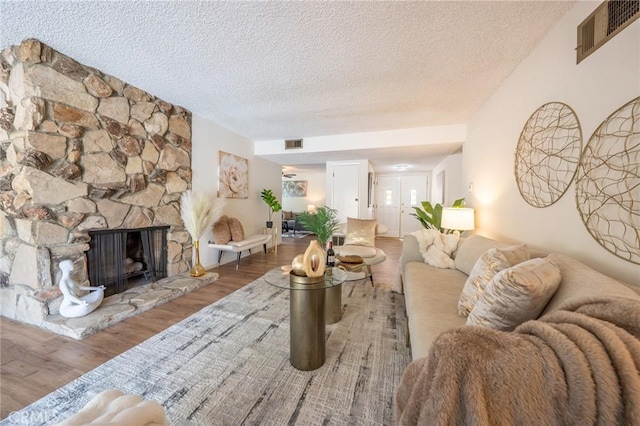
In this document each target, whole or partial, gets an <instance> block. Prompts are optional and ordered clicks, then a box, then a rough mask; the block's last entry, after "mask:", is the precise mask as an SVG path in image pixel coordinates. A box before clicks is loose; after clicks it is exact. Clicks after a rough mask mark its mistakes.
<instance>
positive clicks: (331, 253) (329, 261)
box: [327, 241, 336, 267]
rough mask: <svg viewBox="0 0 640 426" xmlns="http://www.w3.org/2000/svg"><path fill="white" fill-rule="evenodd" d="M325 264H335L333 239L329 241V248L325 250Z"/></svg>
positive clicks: (331, 265)
mask: <svg viewBox="0 0 640 426" xmlns="http://www.w3.org/2000/svg"><path fill="white" fill-rule="evenodd" d="M327 266H330V267H333V266H336V253H335V252H334V251H333V241H329V249H328V250H327Z"/></svg>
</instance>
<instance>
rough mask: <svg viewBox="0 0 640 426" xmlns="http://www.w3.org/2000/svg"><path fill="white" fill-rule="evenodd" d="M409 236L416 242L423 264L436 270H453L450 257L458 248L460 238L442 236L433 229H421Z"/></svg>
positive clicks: (451, 235)
mask: <svg viewBox="0 0 640 426" xmlns="http://www.w3.org/2000/svg"><path fill="white" fill-rule="evenodd" d="M411 235H413V236H414V237H416V240H418V248H419V250H420V254H422V258H423V259H424V263H426V264H427V265H431V266H435V267H436V268H449V269H454V268H455V265H454V263H453V259H452V258H451V256H452V255H453V252H454V251H456V249H457V248H458V243H459V242H460V237H458V236H457V235H454V234H443V233H442V232H439V231H436V230H435V229H421V230H419V231H415V232H412V233H411Z"/></svg>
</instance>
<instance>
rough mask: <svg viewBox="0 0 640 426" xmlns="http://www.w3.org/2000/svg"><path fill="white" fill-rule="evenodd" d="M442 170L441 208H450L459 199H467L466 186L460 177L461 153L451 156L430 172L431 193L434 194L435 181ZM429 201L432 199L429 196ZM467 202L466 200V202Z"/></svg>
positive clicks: (461, 176)
mask: <svg viewBox="0 0 640 426" xmlns="http://www.w3.org/2000/svg"><path fill="white" fill-rule="evenodd" d="M443 170H444V202H443V203H442V205H443V206H450V205H451V204H453V202H454V201H455V200H457V199H459V198H467V195H468V194H467V190H466V185H465V183H464V179H463V175H462V153H456V154H451V155H449V156H448V157H447V158H445V159H444V160H442V162H440V164H438V165H437V166H436V167H434V168H433V170H432V171H431V192H430V194H435V193H436V180H437V176H438V174H439V173H440V172H442V171H443ZM429 199H430V200H433V197H432V196H431V195H430V198H429ZM466 201H468V199H467V200H466ZM467 204H468V203H467Z"/></svg>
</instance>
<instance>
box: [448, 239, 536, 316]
mask: <svg viewBox="0 0 640 426" xmlns="http://www.w3.org/2000/svg"><path fill="white" fill-rule="evenodd" d="M530 257H531V255H530V254H529V249H528V248H527V247H525V245H524V244H520V245H516V246H508V247H505V248H492V249H489V250H487V251H486V252H485V253H484V254H483V255H482V256H480V258H479V259H478V260H477V261H476V263H475V265H473V269H472V270H471V273H470V274H469V278H467V281H466V282H465V284H464V287H463V289H462V293H461V294H460V299H459V300H458V315H460V316H462V317H466V316H468V315H469V313H470V312H471V310H472V309H473V306H474V305H475V304H476V302H477V301H478V299H479V298H480V296H481V295H482V293H483V292H484V288H485V287H486V286H487V284H488V283H489V281H491V279H492V278H493V276H494V275H495V274H497V273H498V272H500V271H502V270H503V269H507V268H510V267H512V266H515V265H517V264H518V263H520V262H524V261H525V260H529V258H530Z"/></svg>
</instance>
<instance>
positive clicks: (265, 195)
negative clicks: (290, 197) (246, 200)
mask: <svg viewBox="0 0 640 426" xmlns="http://www.w3.org/2000/svg"><path fill="white" fill-rule="evenodd" d="M260 197H261V198H262V199H263V200H264V202H265V203H267V206H269V222H272V220H271V217H272V216H273V213H274V212H279V211H280V210H282V205H281V204H280V201H278V199H277V198H276V196H275V195H273V191H272V190H270V189H263V190H262V192H260Z"/></svg>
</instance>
